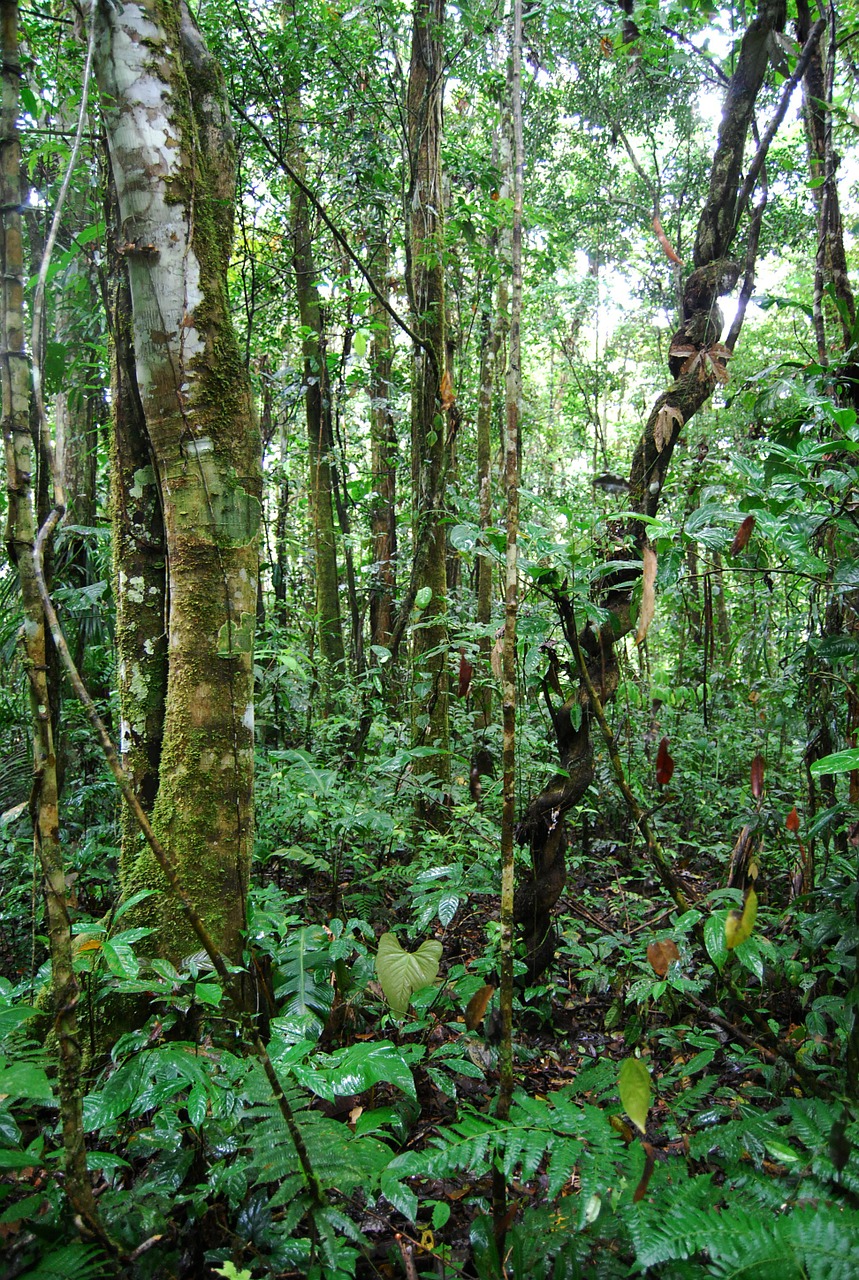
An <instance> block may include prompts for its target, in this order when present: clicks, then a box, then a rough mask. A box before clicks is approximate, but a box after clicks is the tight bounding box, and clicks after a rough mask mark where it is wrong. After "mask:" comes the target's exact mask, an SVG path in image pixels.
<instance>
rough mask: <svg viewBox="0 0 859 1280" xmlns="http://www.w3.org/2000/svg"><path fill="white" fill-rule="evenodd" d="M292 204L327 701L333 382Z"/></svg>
mask: <svg viewBox="0 0 859 1280" xmlns="http://www.w3.org/2000/svg"><path fill="white" fill-rule="evenodd" d="M299 116H300V105H299V103H298V94H297V92H296V94H295V95H294V97H293V108H292V110H291V112H290V129H291V131H292V133H293V134H296V135H297V132H298V127H299V125H298V118H299ZM290 163H291V164H292V165H293V167H294V168H295V170H296V172H297V173H299V175H300V176H301V177H302V178H304V176H305V161H304V155H303V152H302V150H301V147H300V146H298V145H295V146H294V147H293V150H292V155H291V156H290ZM290 199H291V209H290V232H291V235H292V262H293V266H294V268H295V287H296V294H297V297H298V312H299V316H300V318H301V324H302V331H303V335H304V336H303V337H302V341H301V346H302V352H303V355H304V404H305V413H306V417H307V447H308V493H309V499H310V503H309V505H310V520H311V524H312V528H313V546H314V576H315V579H316V623H317V631H318V636H319V657H320V660H321V663H322V668H323V670H322V671H321V673H320V675H321V680H322V686H323V691H324V696H325V701H326V703H327V702H328V701H329V694H330V692H331V691H332V689H333V688H334V687H335V686H336V684H337V683H338V681H339V679H340V677H341V676H342V670H343V661H344V648H343V625H342V622H341V618H340V574H339V571H338V567H337V540H336V536H335V533H334V512H333V508H332V500H333V486H332V467H331V454H332V449H333V447H334V436H333V430H332V425H331V382H330V379H329V376H328V364H327V361H326V345H325V330H324V325H323V320H322V307H321V303H320V299H319V288H318V285H317V272H316V264H315V262H314V260H313V233H312V227H311V220H310V204H309V201H308V199H307V196H306V195H305V194H304V192H303V191H302V190H301V189H300V188H299V187H297V186H296V187H293V191H292V195H291V198H290Z"/></svg>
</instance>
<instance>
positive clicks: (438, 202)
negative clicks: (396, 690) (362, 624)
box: [407, 0, 452, 820]
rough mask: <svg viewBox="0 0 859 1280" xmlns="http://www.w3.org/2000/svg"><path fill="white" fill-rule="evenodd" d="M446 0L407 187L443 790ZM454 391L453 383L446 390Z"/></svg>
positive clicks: (419, 732) (425, 635) (431, 25)
mask: <svg viewBox="0 0 859 1280" xmlns="http://www.w3.org/2000/svg"><path fill="white" fill-rule="evenodd" d="M443 28H444V0H415V6H414V11H413V25H412V47H411V60H410V64H409V84H408V100H407V108H408V139H409V163H410V185H409V192H408V199H407V210H408V217H409V228H408V230H409V236H408V259H409V261H408V268H409V269H408V283H409V294H410V302H411V307H412V312H413V316H414V331H415V333H416V334H417V336H418V338H419V339H420V345H416V347H415V352H414V368H413V376H412V414H411V428H412V431H411V434H412V512H413V525H414V547H415V557H416V561H417V565H418V573H417V575H416V585H417V590H418V599H419V601H421V600H422V599H423V597H427V599H426V603H424V604H422V605H421V606H420V615H419V621H418V623H417V625H416V626H415V628H414V633H413V635H414V649H413V657H414V664H415V688H416V696H415V699H414V728H415V734H414V738H415V743H416V745H419V746H429V747H433V748H435V751H434V753H433V754H432V755H427V756H423V757H420V758H418V759H416V760H415V762H414V771H415V774H416V775H420V774H431V775H433V777H434V779H435V781H436V783H437V784H438V786H439V787H440V788H441V789H443V788H444V787H446V785H447V783H448V782H449V779H450V759H449V756H448V747H449V727H448V697H449V690H448V685H449V676H448V663H447V572H446V564H445V532H444V525H443V523H442V509H441V507H442V500H443V494H442V493H441V489H442V484H443V476H444V467H445V452H446V450H445V443H446V422H445V410H446V409H447V407H448V403H449V399H450V396H452V389H450V391H449V394H448V395H445V394H444V390H443V379H444V374H445V359H446V344H445V303H444V227H443V221H442V210H443V208H444V195H443V192H442V181H441V139H442V92H443V88H444V68H443V44H442V35H443ZM448 386H449V383H448ZM442 808H443V806H442V805H441V803H440V802H435V801H433V802H423V801H422V802H421V804H420V805H419V809H420V811H421V813H422V815H423V816H424V817H426V818H428V819H430V820H435V819H440V818H441V811H442Z"/></svg>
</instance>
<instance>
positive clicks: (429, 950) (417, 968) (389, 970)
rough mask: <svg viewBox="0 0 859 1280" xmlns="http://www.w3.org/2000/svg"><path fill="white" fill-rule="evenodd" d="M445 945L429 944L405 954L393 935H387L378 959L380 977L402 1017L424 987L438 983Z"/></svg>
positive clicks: (383, 987)
mask: <svg viewBox="0 0 859 1280" xmlns="http://www.w3.org/2000/svg"><path fill="white" fill-rule="evenodd" d="M441 950H442V948H441V943H440V942H434V941H431V940H428V941H427V942H423V943H421V945H420V946H419V947H418V949H417V951H404V950H403V948H402V947H401V946H400V944H399V942H398V941H397V939H396V938H395V936H394V935H393V934H392V933H383V934H382V936H381V938H380V939H379V950H378V953H377V955H376V973H377V974H378V977H379V981H380V982H381V984H382V990H383V991H384V993H385V999H386V1000H387V1002H388V1004H389V1005H390V1006H391V1009H392V1011H393V1012H394V1013H396V1014H399V1015H400V1016H402V1015H403V1014H405V1012H406V1010H407V1009H408V1007H409V1001H410V1000H411V998H412V996H413V995H414V993H415V992H416V991H419V990H420V988H421V987H428V986H429V985H430V983H431V982H434V981H435V976H436V974H437V973H438V966H439V962H440V961H441Z"/></svg>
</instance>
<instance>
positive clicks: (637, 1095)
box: [618, 1058, 652, 1133]
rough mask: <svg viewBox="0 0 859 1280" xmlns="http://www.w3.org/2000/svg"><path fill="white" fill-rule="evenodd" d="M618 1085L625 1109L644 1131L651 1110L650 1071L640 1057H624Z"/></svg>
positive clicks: (637, 1126)
mask: <svg viewBox="0 0 859 1280" xmlns="http://www.w3.org/2000/svg"><path fill="white" fill-rule="evenodd" d="M618 1087H619V1089H620V1100H621V1102H622V1103H623V1109H624V1111H625V1112H626V1114H627V1115H628V1116H629V1118H630V1120H631V1121H632V1123H633V1124H634V1125H635V1127H636V1129H640V1130H641V1132H642V1133H644V1131H645V1129H646V1128H647V1113H648V1111H649V1110H650V1098H651V1092H652V1090H651V1084H650V1072H649V1071H648V1070H647V1067H646V1066H645V1065H644V1063H643V1062H642V1061H641V1059H640V1058H624V1060H623V1062H622V1063H621V1064H620V1073H619V1075H618Z"/></svg>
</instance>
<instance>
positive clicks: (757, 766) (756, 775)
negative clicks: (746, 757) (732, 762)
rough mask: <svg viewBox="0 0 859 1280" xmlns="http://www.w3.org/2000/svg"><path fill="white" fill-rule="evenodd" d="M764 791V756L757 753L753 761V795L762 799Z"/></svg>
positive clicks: (757, 798)
mask: <svg viewBox="0 0 859 1280" xmlns="http://www.w3.org/2000/svg"><path fill="white" fill-rule="evenodd" d="M763 793H764V758H763V756H762V755H756V756H755V758H754V760H753V761H752V795H753V796H754V797H755V799H756V800H760V798H761V796H762V795H763Z"/></svg>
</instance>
